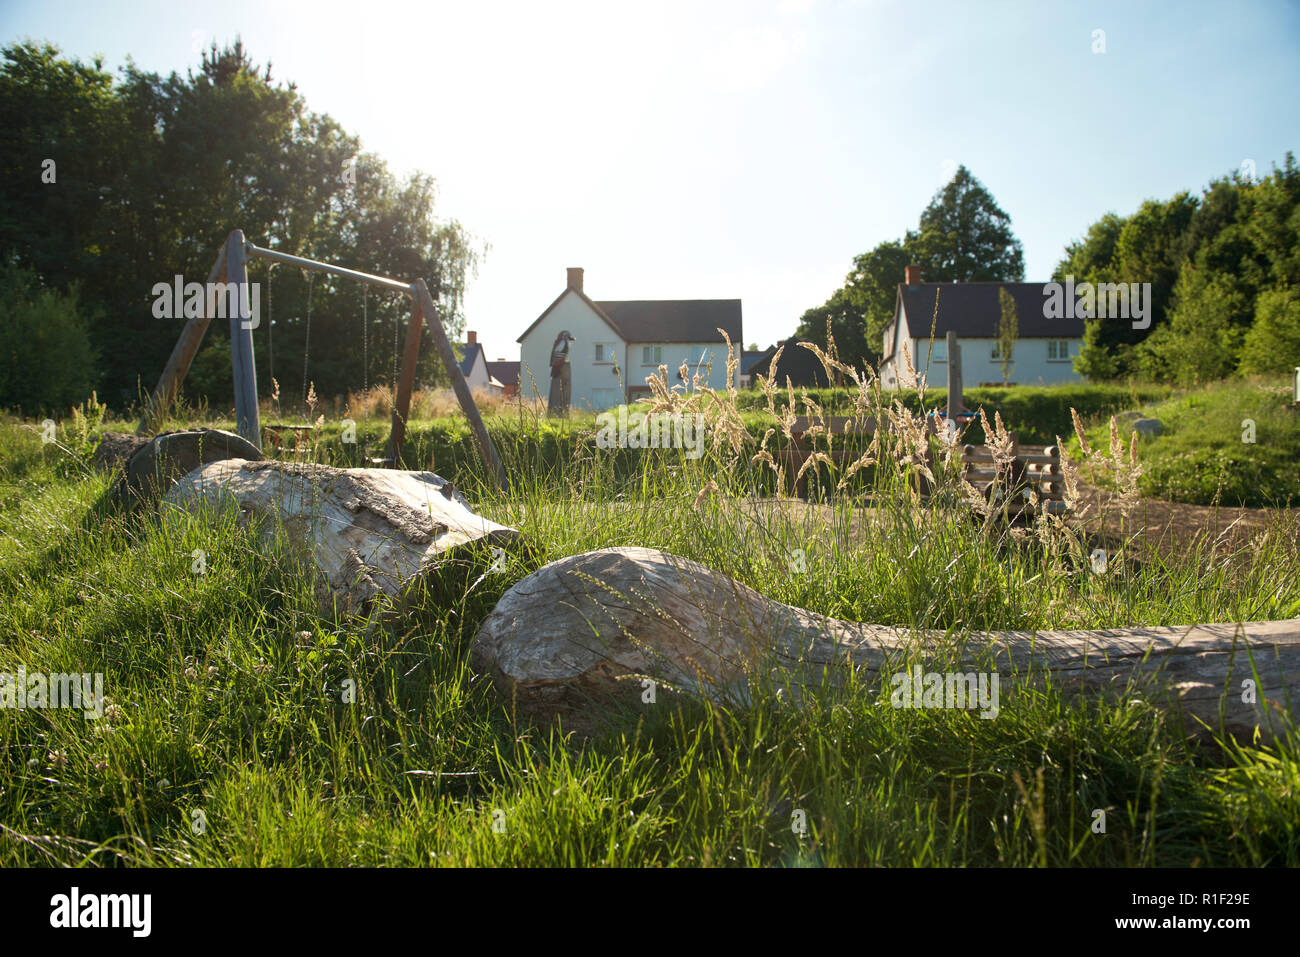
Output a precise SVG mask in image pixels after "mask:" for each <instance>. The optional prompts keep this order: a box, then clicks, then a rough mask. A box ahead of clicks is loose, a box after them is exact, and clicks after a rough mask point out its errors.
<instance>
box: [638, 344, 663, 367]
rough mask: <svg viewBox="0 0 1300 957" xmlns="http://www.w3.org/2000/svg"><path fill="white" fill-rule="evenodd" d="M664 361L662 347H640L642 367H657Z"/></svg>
mask: <svg viewBox="0 0 1300 957" xmlns="http://www.w3.org/2000/svg"><path fill="white" fill-rule="evenodd" d="M663 361H664V347H663V346H642V347H641V364H642V365H643V366H657V365H659V364H660V363H661V362H663Z"/></svg>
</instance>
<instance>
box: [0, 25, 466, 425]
mask: <svg viewBox="0 0 1300 957" xmlns="http://www.w3.org/2000/svg"><path fill="white" fill-rule="evenodd" d="M0 118H2V119H3V120H4V122H5V128H6V133H7V134H8V141H9V142H10V144H11V146H13V147H14V148H13V149H7V150H6V151H5V152H4V154H3V160H2V161H0V172H3V173H4V174H5V175H4V176H3V182H0V259H3V260H5V261H11V262H17V263H20V264H23V265H26V266H29V267H30V268H32V269H34V270H36V272H37V273H38V274H39V275H40V276H41V277H42V278H43V279H44V280H45V281H46V282H47V283H48V284H50V285H51V286H54V287H61V286H66V285H67V284H68V283H69V282H70V281H71V280H73V279H77V280H78V281H79V283H80V289H81V301H82V302H83V303H84V304H85V305H86V306H87V307H88V308H90V309H93V310H94V311H96V312H97V313H99V314H100V315H102V316H103V319H102V320H101V321H98V322H96V323H95V324H94V326H93V327H92V330H91V335H92V340H93V343H94V345H95V346H96V347H97V349H98V350H99V351H100V353H101V354H102V356H103V362H102V368H103V376H102V379H101V382H100V386H101V392H102V393H103V394H104V395H105V397H106V398H108V399H110V400H112V401H114V402H116V403H121V402H123V401H126V400H133V399H135V398H136V397H137V396H138V394H139V390H140V389H141V388H142V389H144V390H148V389H149V388H151V387H152V386H153V384H154V383H155V382H156V380H157V377H158V374H159V372H160V371H161V369H162V366H163V363H164V362H165V360H166V357H167V355H168V353H169V352H170V350H171V348H172V345H173V344H174V342H175V339H176V336H177V335H178V334H179V332H180V328H181V322H182V321H181V320H165V319H158V318H156V317H155V316H154V315H153V311H152V296H151V290H152V288H153V286H154V285H155V284H156V283H159V282H171V281H172V278H173V276H175V275H176V274H181V275H183V276H184V277H185V278H186V279H187V280H192V279H198V280H202V279H205V278H206V277H207V274H208V270H209V269H210V267H211V265H212V263H213V261H214V260H215V259H216V256H217V251H218V249H219V248H220V246H221V244H222V243H223V242H224V241H225V239H226V236H227V234H228V233H229V231H230V230H232V229H234V228H236V227H238V228H242V229H243V230H244V232H245V235H246V236H247V237H248V238H249V240H251V241H252V242H255V243H257V244H259V245H263V246H271V247H273V248H277V249H282V250H284V251H286V252H291V253H297V254H300V255H306V256H310V257H312V258H317V259H326V260H330V261H334V262H339V263H341V264H343V265H347V266H352V267H354V268H359V269H362V270H364V271H368V272H378V273H389V274H392V275H395V276H399V277H402V278H411V279H414V278H416V277H421V278H424V279H425V280H426V282H428V284H429V288H430V291H431V292H432V293H433V294H434V296H435V298H436V299H437V300H438V302H439V311H440V315H439V317H438V318H439V319H440V320H441V321H442V322H443V324H444V326H445V327H446V328H447V330H448V334H449V335H451V336H453V337H455V336H456V335H458V334H459V332H460V330H461V328H462V327H463V322H464V318H463V315H462V306H461V303H462V301H463V293H464V286H465V282H466V281H467V276H468V275H470V274H472V271H473V269H474V268H475V265H476V263H477V257H478V255H479V253H478V251H477V250H476V249H475V247H474V244H473V242H472V239H471V237H470V236H469V235H468V234H467V233H466V232H465V231H464V230H463V229H462V228H461V227H460V226H459V224H457V223H455V222H448V221H440V220H439V219H438V218H437V217H436V215H435V203H434V200H435V191H434V182H433V180H432V178H430V177H429V176H427V175H424V174H419V173H417V174H414V175H412V176H411V177H409V178H407V179H405V180H402V181H399V180H398V179H397V178H396V177H394V176H393V175H392V174H391V173H390V172H389V171H388V169H387V167H386V165H385V164H384V162H383V161H382V160H381V159H379V158H378V157H375V156H373V155H371V154H366V153H363V152H362V151H361V146H360V143H359V141H358V140H357V138H356V137H354V136H351V135H349V134H347V133H346V132H345V131H344V130H343V129H342V128H341V127H340V126H339V125H338V123H336V122H335V121H334V120H333V119H331V118H330V117H328V116H325V115H321V114H316V113H313V112H311V111H310V110H309V109H308V108H307V104H306V103H305V101H304V100H303V98H302V96H301V95H300V94H299V93H298V92H297V90H296V88H295V87H294V86H293V84H287V85H286V84H284V83H281V82H278V81H275V80H273V78H272V71H271V67H270V65H267V66H265V67H259V66H257V65H255V64H254V62H253V61H252V59H251V57H250V56H249V55H248V53H247V52H246V51H245V49H244V47H243V45H242V43H241V42H239V41H238V40H237V41H236V42H235V44H234V45H233V46H228V47H224V48H218V47H217V46H216V45H214V46H213V47H212V48H211V49H210V50H208V51H207V52H205V53H204V54H203V56H202V57H201V62H200V65H199V67H198V69H197V70H195V71H190V72H189V73H187V74H186V75H185V76H181V75H178V74H175V73H173V74H171V75H170V76H167V77H161V76H159V75H157V74H153V73H148V72H143V71H140V70H139V69H137V68H136V67H135V65H134V64H131V63H128V65H127V67H126V68H125V69H124V71H123V76H122V78H121V80H120V81H114V78H113V77H112V76H111V75H110V74H108V73H106V72H104V71H103V69H102V68H101V64H100V63H98V62H96V63H94V64H92V65H86V64H83V63H80V62H79V61H76V60H70V59H65V58H62V57H60V56H59V54H58V51H57V50H56V49H54V48H53V47H50V46H37V45H34V44H17V45H14V46H10V47H7V48H5V50H4V51H3V62H0ZM47 156H48V157H52V158H54V159H55V160H56V166H57V171H58V178H57V182H56V183H55V184H42V183H41V182H40V173H41V161H42V159H43V158H44V157H47ZM270 275H271V276H273V280H272V281H273V283H274V319H275V327H274V330H272V329H271V328H270V324H269V323H263V325H262V327H260V328H259V329H258V330H257V331H255V332H254V339H255V343H256V354H257V365H258V381H259V386H261V388H262V391H263V392H267V391H269V389H270V387H271V384H270V378H271V375H272V374H274V375H275V376H276V378H278V379H279V380H280V381H281V384H282V390H283V392H284V394H285V395H286V396H287V397H289V396H293V395H295V394H298V395H301V390H302V389H304V388H305V385H306V383H305V382H304V381H303V360H304V358H308V359H309V361H308V363H307V378H309V379H312V380H313V381H314V382H315V384H316V389H317V392H318V393H319V394H321V395H328V394H330V393H333V392H342V391H345V390H347V389H352V388H360V386H361V384H362V382H363V381H368V382H369V383H371V384H373V383H374V382H376V381H377V380H379V379H380V378H381V373H382V379H387V378H388V377H389V376H390V375H391V371H386V370H391V364H390V360H391V353H392V339H393V333H394V332H397V333H398V336H397V338H398V340H399V348H400V341H401V339H402V335H403V334H404V332H403V330H404V328H405V324H406V321H407V319H408V318H409V315H410V305H409V302H403V301H399V297H397V296H387V295H384V294H380V293H376V292H374V291H369V292H368V293H367V291H366V290H365V289H363V288H362V287H361V286H360V285H359V284H357V283H351V282H345V281H342V280H336V279H333V278H332V277H327V276H317V277H316V278H315V279H313V280H312V310H311V314H312V317H311V355H310V356H309V357H308V356H305V353H306V345H307V309H306V298H307V281H306V280H305V279H304V277H303V276H302V274H301V273H299V272H298V271H297V270H292V269H287V268H284V267H277V268H276V269H275V270H274V272H273V273H271V274H270ZM250 280H251V281H254V282H261V283H263V290H262V292H263V293H269V290H268V289H267V288H266V283H267V281H268V272H267V266H266V264H265V263H263V262H259V261H255V262H254V263H252V264H251V265H250ZM269 298H270V297H269V295H263V297H262V308H263V314H264V316H267V314H268V313H269V311H270V306H271V303H270V301H269ZM363 308H365V311H367V312H368V313H369V318H370V328H369V330H368V334H366V333H365V332H363V322H362V313H363ZM268 318H269V316H268ZM221 326H222V324H221V323H220V322H217V323H213V325H212V326H211V328H210V330H209V333H208V335H209V337H218V336H223V335H224V336H228V332H227V330H226V329H225V328H221ZM427 328H428V324H427V321H426V333H425V334H426V336H428V332H427ZM363 335H365V336H366V339H367V342H366V345H367V346H368V347H369V348H365V349H363V348H362V341H363ZM272 336H273V337H274V352H273V353H272V350H271V348H270V347H271V338H272ZM380 343H383V344H385V345H386V346H387V348H386V350H381V349H380V348H378V346H379V344H380ZM431 353H432V349H431V348H428V342H427V341H426V343H425V348H424V349H422V356H423V360H422V365H421V377H422V379H423V380H424V381H429V380H430V379H432V378H433V377H434V374H435V372H436V371H437V367H436V366H435V365H433V364H432V356H431ZM363 355H368V358H369V359H370V368H369V369H363V368H362V365H363V360H362V357H363ZM209 358H212V357H211V356H210V357H209ZM272 363H274V366H273V367H272ZM192 385H193V384H191V386H192ZM189 391H191V392H193V391H194V390H193V388H191V389H190V390H189Z"/></svg>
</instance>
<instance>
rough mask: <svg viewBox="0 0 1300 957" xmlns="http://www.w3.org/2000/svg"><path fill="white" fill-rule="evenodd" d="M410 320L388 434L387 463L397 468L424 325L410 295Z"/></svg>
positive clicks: (419, 308) (421, 314) (408, 416)
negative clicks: (391, 425) (411, 301)
mask: <svg viewBox="0 0 1300 957" xmlns="http://www.w3.org/2000/svg"><path fill="white" fill-rule="evenodd" d="M412 298H413V299H414V302H413V303H412V305H411V321H410V323H409V324H408V325H407V327H406V344H405V346H403V349H402V374H401V377H400V378H399V379H398V380H397V396H396V398H395V400H394V402H393V429H392V431H391V432H390V433H389V436H388V454H387V459H388V464H389V465H391V466H393V467H394V468H397V467H398V466H399V465H400V464H401V459H402V445H403V444H404V443H405V441H406V421H407V419H408V418H410V415H411V392H412V391H413V389H414V383H415V365H416V362H417V361H418V360H419V358H420V330H421V328H423V326H424V312H423V310H422V309H421V307H420V300H419V299H418V298H416V297H414V296H413V297H412Z"/></svg>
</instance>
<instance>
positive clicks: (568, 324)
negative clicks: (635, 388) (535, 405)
mask: <svg viewBox="0 0 1300 957" xmlns="http://www.w3.org/2000/svg"><path fill="white" fill-rule="evenodd" d="M563 329H567V330H569V332H570V333H571V334H572V335H573V336H574V337H575V340H576V341H574V342H570V343H569V365H570V367H571V368H570V370H569V371H570V374H571V383H572V391H571V393H570V402H571V404H572V407H573V408H574V409H587V408H592V409H596V410H599V409H602V408H609V407H610V406H613V405H618V404H619V403H620V402H621V401H623V400H622V398H621V396H622V392H621V389H620V385H619V379H618V376H616V375H614V373H613V368H614V366H613V364H600V365H597V364H596V361H595V344H596V343H597V342H608V343H614V344H615V346H616V347H617V355H618V366H619V368H620V369H622V370H623V379H624V380H625V381H626V379H627V371H626V369H625V368H624V365H625V362H626V360H625V358H624V357H625V350H624V345H623V342H622V340H620V339H619V337H618V334H617V333H616V332H614V330H613V328H611V327H610V325H609V323H607V322H606V321H605V320H604V319H602V318H601V317H600V316H599V315H598V314H597V313H596V312H595V311H594V310H593V309H592V308H591V307H590V306H588V305H587V304H586V303H585V302H583V301H582V297H581V296H579V295H577V294H576V293H574V292H573V291H572V290H567V291H566V292H565V293H564V297H563V298H562V299H561V300H560V301H559V302H558V303H556V305H555V308H554V309H552V310H551V311H550V313H549V314H548V315H547V316H546V318H545V319H543V320H542V321H541V322H540V323H538V324H537V327H536V328H534V329H533V330H532V331H531V332H529V333H528V335H527V336H525V337H524V341H523V342H522V343H520V349H519V360H520V363H521V365H520V367H519V394H520V395H521V396H523V397H524V398H532V397H538V398H541V399H546V398H548V397H549V396H550V394H551V346H553V345H554V344H555V337H556V336H558V335H559V334H560V331H561V330H563ZM610 390H613V391H612V392H611V391H610ZM611 398H612V400H613V401H610V399H611Z"/></svg>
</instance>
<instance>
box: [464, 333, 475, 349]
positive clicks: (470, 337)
mask: <svg viewBox="0 0 1300 957" xmlns="http://www.w3.org/2000/svg"><path fill="white" fill-rule="evenodd" d="M476 342H478V333H477V332H467V333H465V344H466V345H470V346H472V345H473V344H474V343H476Z"/></svg>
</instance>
